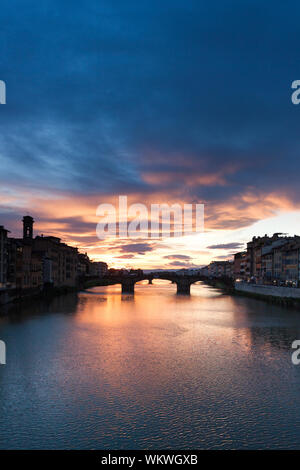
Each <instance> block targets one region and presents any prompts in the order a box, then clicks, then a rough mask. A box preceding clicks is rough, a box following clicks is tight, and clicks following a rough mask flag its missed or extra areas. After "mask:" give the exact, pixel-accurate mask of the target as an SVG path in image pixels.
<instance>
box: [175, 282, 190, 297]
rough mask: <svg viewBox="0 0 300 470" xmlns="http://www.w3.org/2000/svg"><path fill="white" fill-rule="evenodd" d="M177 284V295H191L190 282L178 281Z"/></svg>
mask: <svg viewBox="0 0 300 470" xmlns="http://www.w3.org/2000/svg"><path fill="white" fill-rule="evenodd" d="M176 284H177V295H190V293H191V282H189V281H188V280H186V279H180V280H178V281H177V282H176Z"/></svg>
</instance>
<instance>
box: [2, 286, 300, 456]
mask: <svg viewBox="0 0 300 470" xmlns="http://www.w3.org/2000/svg"><path fill="white" fill-rule="evenodd" d="M191 292H192V295H191V297H179V296H176V294H175V293H176V286H174V285H172V284H170V283H166V282H165V281H164V282H161V281H154V283H153V285H148V284H145V283H141V284H139V285H137V286H136V290H135V295H134V296H130V295H121V288H120V286H110V287H98V288H94V289H89V290H87V291H84V292H81V293H79V295H73V294H72V295H68V296H62V297H57V298H56V299H53V301H52V302H50V303H46V304H45V303H42V302H39V303H37V304H35V305H32V306H26V307H22V308H21V309H20V308H18V310H17V311H15V312H14V314H13V315H10V316H6V317H2V318H1V319H0V337H1V339H4V340H5V341H6V343H7V349H8V361H7V366H5V367H2V368H0V385H1V388H0V403H1V405H0V406H1V413H0V447H1V448H5V447H8V448H111V449H113V448H157V449H158V448H195V447H196V448H266V447H273V448H278V447H290V448H293V447H297V446H299V444H300V424H299V420H298V408H299V404H300V403H299V402H300V398H299V397H300V395H299V390H300V375H299V374H300V372H299V371H300V369H298V368H297V367H296V366H293V365H292V363H291V360H290V356H291V343H292V341H293V340H294V339H296V338H300V313H299V312H296V311H292V310H288V309H283V308H281V307H278V306H273V305H270V304H266V303H265V302H263V301H257V300H251V299H247V298H243V297H231V296H228V295H224V294H223V293H222V292H221V291H219V290H217V289H214V288H211V287H208V286H204V285H201V284H200V285H199V284H197V285H193V286H192V291H191Z"/></svg>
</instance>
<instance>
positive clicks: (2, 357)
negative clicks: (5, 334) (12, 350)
mask: <svg viewBox="0 0 300 470" xmlns="http://www.w3.org/2000/svg"><path fill="white" fill-rule="evenodd" d="M5 364H6V344H5V343H4V341H2V340H0V365H5Z"/></svg>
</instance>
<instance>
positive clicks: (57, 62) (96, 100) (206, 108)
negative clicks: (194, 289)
mask: <svg viewBox="0 0 300 470" xmlns="http://www.w3.org/2000/svg"><path fill="white" fill-rule="evenodd" d="M299 15H300V5H299V2H296V1H287V2H282V1H281V2H279V1H273V2H269V1H266V0H259V1H256V0H251V1H250V0H244V1H243V2H241V1H231V0H228V1H211V2H206V1H205V2H204V1H200V0H197V1H196V0H189V1H188V2H187V1H182V0H172V1H170V0H164V1H163V2H162V1H161V0H160V1H158V0H149V1H146V0H131V1H124V0H114V1H113V2H112V1H111V0H101V1H100V0H97V1H94V0H89V1H88V2H87V1H85V2H83V1H75V0H72V1H68V0H63V1H62V0H59V1H58V0H48V1H45V0H44V1H43V0H41V1H39V2H36V1H30V0H27V1H26V3H25V2H24V1H22V0H4V1H2V2H1V15H0V22H1V27H0V79H1V80H4V81H5V83H6V87H7V104H6V105H1V106H0V225H4V226H5V227H6V228H8V229H9V230H10V231H11V234H12V235H13V236H18V235H20V234H21V228H22V227H21V225H22V222H21V219H22V216H23V215H26V214H30V215H32V216H33V217H34V218H35V220H36V222H35V233H36V234H37V233H44V234H45V235H46V234H49V235H57V236H60V237H61V238H62V239H63V240H64V241H66V242H68V243H70V244H72V245H74V246H78V248H79V249H80V250H81V251H84V252H87V253H88V254H89V255H90V257H91V258H92V259H95V260H104V261H107V262H108V263H109V264H110V265H111V266H114V267H117V266H124V267H131V266H134V267H144V268H151V267H156V268H158V267H161V268H171V267H172V268H177V267H193V266H199V265H204V264H207V263H208V262H209V261H210V260H212V259H227V258H230V257H231V256H232V254H233V253H234V252H236V251H240V250H241V249H243V247H244V246H245V243H246V242H247V241H248V240H249V239H250V238H252V236H254V235H264V234H265V233H268V234H269V235H271V234H272V233H273V232H286V233H290V234H294V233H298V234H300V191H299V170H300V159H299V150H300V140H299V125H300V105H299V106H295V105H293V104H292V102H291V94H292V90H291V84H292V82H293V81H294V80H297V79H300V49H299V28H300V26H299ZM119 195H127V197H128V200H129V201H130V202H136V203H144V204H146V205H147V206H149V207H150V205H151V204H152V203H165V202H168V203H170V204H171V203H178V202H179V203H181V204H184V203H203V204H204V205H205V232H204V233H198V234H194V235H193V236H186V237H172V238H163V239H161V240H149V239H145V238H142V239H140V240H132V239H118V238H116V239H113V238H110V239H108V240H99V239H98V238H97V236H96V224H97V222H98V221H99V217H97V216H96V210H97V206H98V205H99V204H101V203H107V202H108V203H113V204H116V203H117V199H118V197H119Z"/></svg>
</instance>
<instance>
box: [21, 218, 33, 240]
mask: <svg viewBox="0 0 300 470" xmlns="http://www.w3.org/2000/svg"><path fill="white" fill-rule="evenodd" d="M33 224H34V220H33V218H32V217H30V215H25V216H24V217H23V239H24V240H32V237H33Z"/></svg>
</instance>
